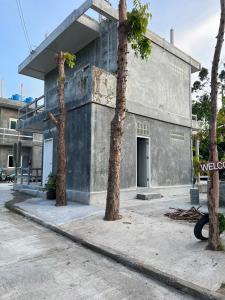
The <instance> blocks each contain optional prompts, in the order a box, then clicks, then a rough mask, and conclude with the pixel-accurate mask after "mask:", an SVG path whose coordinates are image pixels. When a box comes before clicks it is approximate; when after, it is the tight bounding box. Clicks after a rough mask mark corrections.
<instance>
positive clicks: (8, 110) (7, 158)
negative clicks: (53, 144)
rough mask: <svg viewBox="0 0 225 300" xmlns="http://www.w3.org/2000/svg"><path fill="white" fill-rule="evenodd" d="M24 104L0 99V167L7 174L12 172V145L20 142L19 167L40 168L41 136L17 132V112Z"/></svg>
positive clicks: (13, 165)
mask: <svg viewBox="0 0 225 300" xmlns="http://www.w3.org/2000/svg"><path fill="white" fill-rule="evenodd" d="M23 106H24V102H20V101H15V100H11V99H4V98H0V167H1V168H3V169H6V170H7V171H8V173H13V172H14V167H15V163H14V158H13V145H14V143H18V142H19V141H21V143H22V155H21V166H22V167H24V168H26V167H28V163H29V161H30V162H31V166H32V167H35V168H40V167H41V166H42V135H40V134H33V133H31V132H26V131H21V132H20V131H17V130H16V124H17V119H18V111H19V109H21V108H22V107H23Z"/></svg>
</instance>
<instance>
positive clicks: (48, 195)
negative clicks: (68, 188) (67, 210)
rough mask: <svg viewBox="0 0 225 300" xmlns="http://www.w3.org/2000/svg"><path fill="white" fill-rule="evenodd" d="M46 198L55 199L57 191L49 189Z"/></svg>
mask: <svg viewBox="0 0 225 300" xmlns="http://www.w3.org/2000/svg"><path fill="white" fill-rule="evenodd" d="M46 198H47V199H49V200H54V199H55V198H56V192H55V191H48V192H47V193H46Z"/></svg>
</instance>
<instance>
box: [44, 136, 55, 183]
mask: <svg viewBox="0 0 225 300" xmlns="http://www.w3.org/2000/svg"><path fill="white" fill-rule="evenodd" d="M52 156H53V139H48V140H44V157H43V177H42V185H43V186H45V184H46V182H47V180H48V175H49V173H51V172H52Z"/></svg>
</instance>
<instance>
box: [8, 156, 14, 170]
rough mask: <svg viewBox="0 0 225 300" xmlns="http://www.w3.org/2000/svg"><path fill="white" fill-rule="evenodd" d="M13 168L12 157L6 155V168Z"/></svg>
mask: <svg viewBox="0 0 225 300" xmlns="http://www.w3.org/2000/svg"><path fill="white" fill-rule="evenodd" d="M13 167H14V161H13V155H8V168H13Z"/></svg>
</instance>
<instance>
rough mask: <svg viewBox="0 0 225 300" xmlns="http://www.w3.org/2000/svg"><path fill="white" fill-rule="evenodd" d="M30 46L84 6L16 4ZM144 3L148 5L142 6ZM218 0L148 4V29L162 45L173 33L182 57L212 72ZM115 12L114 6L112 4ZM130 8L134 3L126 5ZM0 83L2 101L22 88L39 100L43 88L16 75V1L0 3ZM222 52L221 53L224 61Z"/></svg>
mask: <svg viewBox="0 0 225 300" xmlns="http://www.w3.org/2000/svg"><path fill="white" fill-rule="evenodd" d="M20 1H21V5H22V8H23V13H24V18H25V22H26V25H27V30H28V33H29V37H30V40H31V44H32V46H33V47H34V48H35V46H38V45H39V44H40V42H42V40H43V39H44V36H45V34H46V33H51V32H52V30H54V29H55V27H57V26H58V25H59V24H60V23H61V22H62V21H63V20H64V19H65V17H67V15H68V14H69V13H70V12H71V11H72V10H74V9H75V8H77V7H79V5H80V4H82V3H83V2H84V1H83V0H64V1H55V0H38V1H37V0H20ZM143 2H146V1H144V0H143ZM219 2H220V1H219V0H216V1H215V0H198V1H196V0H170V1H165V0H152V1H150V11H151V13H152V20H151V22H150V25H149V28H150V29H151V30H152V31H154V32H155V33H157V34H159V35H160V36H162V37H163V38H165V39H167V40H168V39H169V30H170V28H171V27H173V28H174V29H175V44H176V46H177V47H179V48H180V49H182V50H183V51H185V52H187V53H188V54H190V55H191V56H192V57H193V58H195V59H197V60H199V61H200V62H201V63H202V65H204V66H206V67H210V65H211V61H212V56H213V51H214V47H215V42H216V39H215V37H216V34H217V30H218V24H219V10H220V7H219ZM111 3H112V5H113V6H114V7H117V4H118V1H117V0H111ZM127 4H128V8H129V9H130V8H131V7H132V1H131V0H128V1H127ZM0 9H1V10H0V12H1V13H0V28H1V31H0V38H1V47H0V79H2V80H3V81H4V96H5V97H10V96H11V95H12V94H15V93H18V92H19V91H20V85H21V83H23V85H24V95H25V96H33V97H38V96H40V95H41V94H43V82H42V81H40V80H36V79H33V78H29V77H27V76H23V75H19V74H18V73H17V68H18V65H19V64H20V63H21V62H22V61H23V60H24V59H25V58H26V57H27V56H28V54H29V50H28V46H27V44H26V41H25V37H24V34H23V31H22V27H21V24H20V19H19V15H18V11H17V5H16V0H0ZM224 56H225V52H224V50H223V53H222V58H224Z"/></svg>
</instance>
